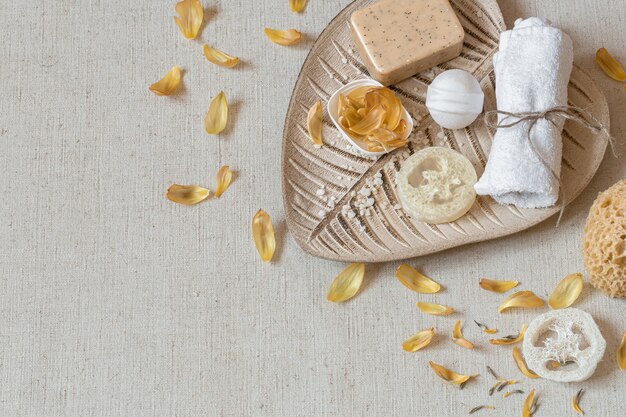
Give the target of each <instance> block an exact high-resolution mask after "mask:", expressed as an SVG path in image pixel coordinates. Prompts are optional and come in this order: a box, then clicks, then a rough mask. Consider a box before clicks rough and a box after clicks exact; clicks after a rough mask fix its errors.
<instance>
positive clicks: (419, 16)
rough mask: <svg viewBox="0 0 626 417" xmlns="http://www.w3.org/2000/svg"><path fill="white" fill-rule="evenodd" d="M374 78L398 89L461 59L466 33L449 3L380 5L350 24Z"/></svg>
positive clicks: (393, 0) (409, 0)
mask: <svg viewBox="0 0 626 417" xmlns="http://www.w3.org/2000/svg"><path fill="white" fill-rule="evenodd" d="M350 29H351V31H352V37H353V38H354V42H355V43H356V45H357V48H358V50H359V53H360V54H361V58H362V59H363V61H364V62H365V65H366V66H367V69H368V70H369V72H370V75H371V76H372V78H374V79H376V80H377V81H379V82H380V83H382V84H384V85H390V84H395V83H397V82H399V81H402V80H404V79H406V78H409V77H411V76H413V75H415V74H417V73H419V72H422V71H425V70H427V69H430V68H432V67H434V66H435V65H437V64H441V63H442V62H446V61H449V60H451V59H452V58H455V57H457V56H458V55H459V54H460V53H461V49H462V48H463V39H464V37H465V32H464V31H463V27H462V26H461V23H460V22H459V19H458V17H457V16H456V14H455V13H454V10H452V7H451V6H450V3H449V1H448V0H381V1H378V2H376V3H374V4H372V5H370V6H368V7H366V8H364V9H361V10H357V11H356V12H354V13H353V14H352V17H351V18H350Z"/></svg>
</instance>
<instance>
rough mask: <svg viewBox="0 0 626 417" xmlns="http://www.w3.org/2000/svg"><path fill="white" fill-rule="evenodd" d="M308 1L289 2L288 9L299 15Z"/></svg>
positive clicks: (292, 0)
mask: <svg viewBox="0 0 626 417" xmlns="http://www.w3.org/2000/svg"><path fill="white" fill-rule="evenodd" d="M307 1H308V0H289V8H290V9H291V11H292V12H294V13H301V12H302V11H303V10H304V8H305V7H306V3H307Z"/></svg>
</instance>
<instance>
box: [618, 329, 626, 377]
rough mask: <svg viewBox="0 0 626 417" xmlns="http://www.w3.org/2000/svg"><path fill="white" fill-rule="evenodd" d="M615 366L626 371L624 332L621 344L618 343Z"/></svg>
mask: <svg viewBox="0 0 626 417" xmlns="http://www.w3.org/2000/svg"><path fill="white" fill-rule="evenodd" d="M617 364H618V365H619V369H621V370H622V371H626V332H624V336H623V337H622V343H620V345H619V349H617Z"/></svg>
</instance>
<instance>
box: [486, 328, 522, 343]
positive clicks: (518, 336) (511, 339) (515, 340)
mask: <svg viewBox="0 0 626 417" xmlns="http://www.w3.org/2000/svg"><path fill="white" fill-rule="evenodd" d="M524 333H526V325H525V324H524V325H522V329H521V330H520V332H519V333H518V334H516V335H510V336H505V337H503V338H501V339H491V340H489V343H491V344H492V345H513V344H515V343H518V342H521V341H522V340H524Z"/></svg>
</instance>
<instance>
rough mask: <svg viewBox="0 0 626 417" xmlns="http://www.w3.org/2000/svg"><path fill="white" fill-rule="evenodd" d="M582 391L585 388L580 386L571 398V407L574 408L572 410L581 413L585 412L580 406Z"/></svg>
mask: <svg viewBox="0 0 626 417" xmlns="http://www.w3.org/2000/svg"><path fill="white" fill-rule="evenodd" d="M584 392H585V390H584V389H582V388H581V389H580V390H578V392H577V393H576V395H574V397H573V398H572V408H574V411H576V413H578V414H583V415H584V414H585V412H584V411H583V410H582V409H581V408H580V399H581V398H582V397H583V393H584Z"/></svg>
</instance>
